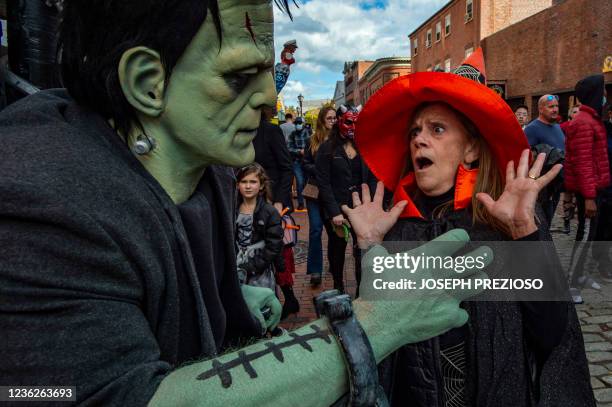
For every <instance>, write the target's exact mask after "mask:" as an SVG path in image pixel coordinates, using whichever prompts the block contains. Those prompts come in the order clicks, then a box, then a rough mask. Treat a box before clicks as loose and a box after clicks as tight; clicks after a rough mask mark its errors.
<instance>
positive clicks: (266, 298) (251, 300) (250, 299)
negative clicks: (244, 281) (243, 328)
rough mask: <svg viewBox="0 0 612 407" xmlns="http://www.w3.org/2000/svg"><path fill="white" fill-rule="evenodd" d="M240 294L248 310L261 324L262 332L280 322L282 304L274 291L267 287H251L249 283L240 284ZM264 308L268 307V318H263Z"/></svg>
mask: <svg viewBox="0 0 612 407" xmlns="http://www.w3.org/2000/svg"><path fill="white" fill-rule="evenodd" d="M241 288H242V296H243V297H244V301H245V302H246V304H247V306H248V307H249V311H251V314H253V316H254V317H255V318H257V320H258V321H259V324H260V325H261V326H262V333H265V332H266V331H267V330H272V329H274V328H276V326H277V325H278V323H279V322H280V317H281V311H282V306H281V303H280V301H279V300H278V298H276V295H275V294H274V291H272V290H270V289H269V288H263V287H253V286H250V285H242V287H241ZM264 308H268V309H270V316H269V318H268V319H266V318H264V315H263V310H264Z"/></svg>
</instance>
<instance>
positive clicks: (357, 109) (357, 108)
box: [355, 105, 363, 113]
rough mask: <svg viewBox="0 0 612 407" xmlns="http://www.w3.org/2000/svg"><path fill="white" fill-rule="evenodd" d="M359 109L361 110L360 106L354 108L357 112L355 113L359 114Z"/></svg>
mask: <svg viewBox="0 0 612 407" xmlns="http://www.w3.org/2000/svg"><path fill="white" fill-rule="evenodd" d="M361 109H363V106H362V105H359V106H357V107H356V108H355V110H356V111H357V113H359V112H361Z"/></svg>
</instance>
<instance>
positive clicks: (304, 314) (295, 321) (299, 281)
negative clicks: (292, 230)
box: [281, 212, 356, 329]
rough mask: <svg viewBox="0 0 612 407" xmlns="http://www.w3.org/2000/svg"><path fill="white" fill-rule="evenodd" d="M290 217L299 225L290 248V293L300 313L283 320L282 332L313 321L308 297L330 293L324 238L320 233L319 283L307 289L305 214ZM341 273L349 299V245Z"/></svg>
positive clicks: (352, 281) (351, 271)
mask: <svg viewBox="0 0 612 407" xmlns="http://www.w3.org/2000/svg"><path fill="white" fill-rule="evenodd" d="M293 217H294V218H295V221H296V223H297V224H299V225H300V226H301V229H300V231H299V232H298V239H299V243H298V245H297V246H296V247H295V248H294V249H293V250H294V257H295V274H294V275H293V279H294V280H295V283H294V286H293V291H294V292H295V296H296V297H297V298H298V300H299V301H300V312H299V313H298V314H296V315H291V316H290V317H289V318H287V319H286V320H284V321H283V323H282V324H281V326H282V327H283V328H286V329H295V328H299V327H301V326H302V325H304V324H306V323H307V322H309V321H312V320H314V319H315V318H316V314H315V311H314V306H313V304H312V298H313V297H316V296H317V295H318V294H319V293H321V292H322V291H325V290H331V289H332V288H333V281H332V277H331V274H329V272H327V269H328V264H327V235H326V233H325V230H324V231H323V270H324V272H323V282H322V284H321V285H320V286H319V287H318V288H317V289H312V288H311V287H310V277H309V276H308V275H307V274H306V259H307V257H308V214H307V213H306V212H298V213H294V214H293ZM344 270H345V276H344V286H345V288H346V291H347V292H348V293H349V294H351V296H354V294H355V288H356V283H355V264H354V260H353V256H352V255H351V247H350V244H349V245H347V251H346V260H345V262H344ZM281 299H282V298H281ZM282 301H284V299H282Z"/></svg>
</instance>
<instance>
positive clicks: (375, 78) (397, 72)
mask: <svg viewBox="0 0 612 407" xmlns="http://www.w3.org/2000/svg"><path fill="white" fill-rule="evenodd" d="M374 64H376V62H375V63H374ZM374 68H376V67H375V66H374ZM410 72H411V68H410V65H407V64H401V65H400V64H397V65H394V64H388V65H386V64H384V63H383V64H381V66H380V69H377V70H376V72H374V73H373V74H372V75H368V76H366V77H363V78H361V80H360V81H359V95H360V98H359V103H360V104H365V103H366V102H367V101H368V99H369V98H370V97H371V96H372V95H373V94H374V93H376V92H377V91H378V90H379V89H380V88H382V87H383V86H384V85H385V84H387V82H390V81H392V80H393V79H395V78H397V77H400V76H404V75H408V74H409V73H410Z"/></svg>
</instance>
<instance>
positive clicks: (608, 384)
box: [282, 205, 612, 407]
mask: <svg viewBox="0 0 612 407" xmlns="http://www.w3.org/2000/svg"><path fill="white" fill-rule="evenodd" d="M560 206H561V205H559V207H560ZM559 210H560V208H559ZM294 217H295V219H296V221H297V223H299V224H300V225H301V226H302V230H300V232H299V238H300V239H301V240H300V243H299V244H298V246H297V247H296V248H295V257H296V274H295V275H294V279H295V286H294V290H295V293H296V296H297V297H298V299H299V300H300V304H301V309H300V312H299V313H298V314H296V315H293V316H291V317H289V318H288V319H286V320H285V321H284V322H283V324H282V326H283V327H284V328H287V329H294V328H298V327H300V326H302V325H304V324H306V323H307V322H309V321H311V320H313V319H315V312H314V308H313V305H312V298H313V297H314V296H316V295H317V294H319V293H320V292H321V291H323V290H327V289H331V288H332V285H333V284H332V279H331V275H330V274H329V273H324V274H323V284H321V286H320V287H319V288H318V289H312V288H311V287H310V284H309V278H308V276H307V275H306V258H307V248H308V242H307V241H308V216H307V214H306V213H297V214H295V215H294ZM561 226H562V220H561V217H560V212H558V213H557V214H556V216H555V219H554V220H553V227H552V229H551V232H552V235H553V239H554V241H555V243H556V247H557V250H558V252H559V257H560V259H561V263H562V265H563V267H564V269H565V270H567V266H568V264H569V259H570V254H571V253H570V251H569V250H568V248H569V247H571V242H572V239H573V237H574V234H575V230H576V221H575V220H574V222H573V223H572V233H571V234H570V235H565V234H563V233H561V231H560V230H561ZM323 238H324V243H323V250H324V263H325V264H324V268H325V269H327V260H326V259H325V257H326V256H325V252H326V244H327V243H326V236H325V232H323ZM349 250H350V248H347V255H346V262H345V270H346V274H345V286H346V288H347V291H348V292H349V293H350V294H354V292H355V291H354V290H355V278H354V263H353V257H352V256H351V254H350V251H349ZM589 271H592V265H591V264H588V265H587V272H589ZM593 277H594V278H595V279H597V275H593ZM598 281H599V280H598ZM599 282H600V283H601V285H602V289H601V290H593V289H589V290H583V291H582V295H583V297H584V300H585V303H584V304H582V305H579V306H577V311H578V317H579V318H580V323H581V325H582V330H583V336H584V341H585V348H586V351H587V358H588V360H589V369H590V372H591V384H592V386H593V392H594V394H595V398H596V400H597V402H598V404H597V406H598V407H612V284H606V283H604V282H602V281H599Z"/></svg>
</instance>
